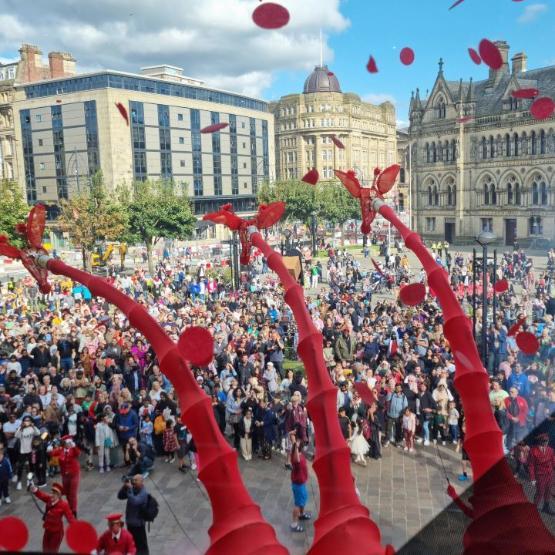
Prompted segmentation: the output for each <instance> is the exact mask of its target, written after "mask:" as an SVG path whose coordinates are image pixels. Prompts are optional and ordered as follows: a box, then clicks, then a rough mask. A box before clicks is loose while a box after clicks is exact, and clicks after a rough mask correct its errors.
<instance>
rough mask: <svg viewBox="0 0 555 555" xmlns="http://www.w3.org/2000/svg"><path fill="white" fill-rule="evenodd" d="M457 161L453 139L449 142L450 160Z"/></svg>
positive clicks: (455, 145) (455, 142)
mask: <svg viewBox="0 0 555 555" xmlns="http://www.w3.org/2000/svg"><path fill="white" fill-rule="evenodd" d="M456 159H457V141H455V139H453V140H452V141H451V160H453V161H454V160H456Z"/></svg>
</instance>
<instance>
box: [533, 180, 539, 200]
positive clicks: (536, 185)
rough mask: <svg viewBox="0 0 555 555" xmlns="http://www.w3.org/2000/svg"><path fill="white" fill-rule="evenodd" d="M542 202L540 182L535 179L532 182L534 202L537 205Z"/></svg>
mask: <svg viewBox="0 0 555 555" xmlns="http://www.w3.org/2000/svg"><path fill="white" fill-rule="evenodd" d="M539 203H540V197H539V190H538V184H537V183H536V182H535V181H534V183H532V204H533V205H534V206H537V205H538V204H539Z"/></svg>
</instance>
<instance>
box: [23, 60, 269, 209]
mask: <svg viewBox="0 0 555 555" xmlns="http://www.w3.org/2000/svg"><path fill="white" fill-rule="evenodd" d="M117 104H121V105H122V106H123V107H124V108H125V111H126V112H127V115H128V119H129V122H126V121H125V119H124V117H123V116H122V114H121V113H120V111H119V109H118V107H117ZM14 117H15V121H16V136H17V139H18V141H19V142H18V144H20V145H22V147H21V148H20V151H19V159H18V162H19V171H20V176H22V178H20V182H21V184H22V186H23V188H24V190H25V192H26V195H27V200H28V202H29V203H31V204H33V203H36V202H41V203H43V204H45V205H46V206H47V208H48V211H49V216H50V218H54V217H55V216H56V213H57V211H58V206H59V201H60V200H61V199H65V198H68V197H71V196H72V195H75V194H76V193H78V192H79V191H80V190H82V189H83V188H85V187H87V185H88V183H89V182H90V179H91V177H92V175H94V174H95V173H96V172H97V171H98V170H99V169H102V172H103V176H104V181H105V183H106V186H107V187H108V188H113V187H116V186H118V185H120V184H127V185H130V184H131V183H132V182H133V180H144V179H147V178H148V179H160V178H162V179H172V180H173V181H174V183H175V184H176V186H177V187H185V186H186V187H187V189H188V194H189V197H190V199H191V201H192V203H193V209H194V211H195V213H196V214H199V215H202V214H204V213H206V212H210V211H213V210H217V209H218V207H219V206H220V205H221V204H224V203H226V202H231V203H232V204H233V205H234V208H235V209H236V210H237V211H242V212H245V211H252V210H254V209H255V207H256V192H257V187H258V184H259V183H260V182H261V181H262V180H267V179H269V177H270V175H273V174H274V142H273V136H274V117H273V116H272V114H271V113H270V112H269V109H268V104H267V103H266V102H263V101H261V100H257V99H254V98H249V97H246V96H244V95H240V94H235V93H230V92H226V91H220V90H217V89H214V88H210V87H207V86H206V85H205V84H204V83H202V82H201V81H198V80H196V79H192V78H189V77H186V76H184V75H183V74H182V70H181V69H180V68H176V67H173V66H167V65H164V66H160V67H149V68H143V70H142V73H141V74H133V73H123V72H120V71H112V70H105V71H98V72H93V73H87V74H80V75H78V76H74V77H70V78H65V77H64V78H57V79H48V80H44V81H40V82H36V83H27V84H21V85H18V86H17V95H16V102H15V104H14ZM223 122H225V123H228V124H229V126H228V127H227V128H225V129H223V130H221V131H220V132H219V133H214V134H202V133H201V132H200V131H201V129H203V128H204V127H207V126H209V125H211V124H215V123H223Z"/></svg>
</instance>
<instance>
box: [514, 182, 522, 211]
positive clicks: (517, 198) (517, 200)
mask: <svg viewBox="0 0 555 555" xmlns="http://www.w3.org/2000/svg"><path fill="white" fill-rule="evenodd" d="M520 203H521V194H520V183H517V184H516V185H515V206H520Z"/></svg>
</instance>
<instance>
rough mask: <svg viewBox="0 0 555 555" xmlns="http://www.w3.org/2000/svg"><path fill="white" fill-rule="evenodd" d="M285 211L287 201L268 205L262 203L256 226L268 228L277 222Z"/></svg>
mask: <svg viewBox="0 0 555 555" xmlns="http://www.w3.org/2000/svg"><path fill="white" fill-rule="evenodd" d="M284 212H285V202H272V203H271V204H268V205H260V207H259V208H258V215H257V217H256V227H258V229H266V228H268V227H272V226H273V225H274V224H275V223H277V222H278V221H279V220H280V218H281V217H282V216H283V213H284Z"/></svg>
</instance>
